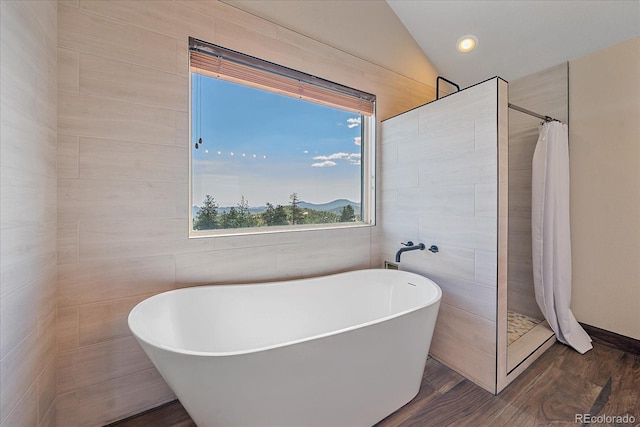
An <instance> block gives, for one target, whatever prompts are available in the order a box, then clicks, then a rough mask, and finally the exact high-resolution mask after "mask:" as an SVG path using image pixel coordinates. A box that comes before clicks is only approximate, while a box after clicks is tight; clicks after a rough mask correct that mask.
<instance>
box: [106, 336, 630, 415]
mask: <svg viewBox="0 0 640 427" xmlns="http://www.w3.org/2000/svg"><path fill="white" fill-rule="evenodd" d="M576 414H590V415H591V416H603V415H606V416H624V415H627V414H628V415H630V416H633V417H635V422H633V423H632V424H623V423H615V422H605V423H599V424H588V423H582V422H580V420H578V422H576ZM613 421H615V420H613ZM638 424H640V355H639V354H638V353H637V352H633V351H622V350H619V349H617V348H613V347H610V346H609V344H607V343H606V342H604V341H601V340H597V339H596V340H594V346H593V350H591V351H589V352H588V353H586V354H584V355H580V354H578V353H577V352H575V351H574V350H572V349H570V348H569V347H566V346H564V345H562V344H558V343H556V344H554V345H553V347H551V348H550V349H549V350H548V351H547V352H546V353H545V354H544V355H543V356H542V357H541V358H540V359H538V360H537V361H536V362H535V363H534V364H533V365H531V367H530V368H529V369H528V370H527V371H525V372H524V373H523V374H522V375H521V376H520V377H519V378H517V379H516V380H515V381H514V382H513V383H512V384H511V385H509V386H508V387H507V388H506V389H505V390H504V391H503V392H502V393H500V395H498V396H493V395H492V394H490V393H488V392H486V391H484V390H483V389H481V388H480V387H478V386H476V385H475V384H473V383H472V382H471V381H469V380H467V379H465V378H464V377H462V376H460V375H459V374H457V373H456V372H454V371H452V370H451V369H449V368H447V367H446V366H444V365H442V364H441V363H439V362H437V361H436V360H434V359H431V358H430V359H429V360H428V361H427V366H426V369H425V373H424V377H423V379H422V387H421V389H420V392H419V393H418V395H417V396H416V397H415V398H414V399H413V400H412V401H411V402H409V403H408V404H407V405H405V406H404V407H402V408H400V409H399V410H398V411H396V412H394V413H393V414H391V415H389V416H388V417H387V418H385V419H384V420H382V421H381V422H380V423H378V424H377V425H376V427H396V426H402V427H410V426H411V427H428V426H437V427H441V426H492V427H493V426H497V427H501V426H505V427H506V426H517V427H527V426H547V425H560V426H564V425H566V426H579V425H582V426H602V425H621V426H629V427H636V425H638ZM112 426H118V427H159V426H160V427H193V426H195V424H194V423H193V421H192V420H191V419H190V418H189V415H188V414H187V413H186V412H185V410H184V408H182V405H180V403H179V402H178V401H175V402H171V403H169V404H167V405H165V406H162V407H160V408H158V409H155V410H152V411H149V412H147V413H145V414H142V415H139V416H136V417H132V418H129V419H127V420H124V421H121V422H119V423H115V424H112ZM345 427H346V426H345Z"/></svg>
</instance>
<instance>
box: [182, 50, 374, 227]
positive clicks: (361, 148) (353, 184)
mask: <svg viewBox="0 0 640 427" xmlns="http://www.w3.org/2000/svg"><path fill="white" fill-rule="evenodd" d="M189 42H190V64H191V72H190V74H191V181H190V188H191V191H190V193H191V206H192V211H191V220H190V224H191V227H190V228H191V229H190V234H191V236H194V237H197V236H209V235H217V234H236V233H254V232H265V231H266V232H269V231H283V230H296V229H310V228H326V227H349V226H362V225H367V224H373V222H374V205H375V202H374V194H375V189H374V173H375V159H374V148H375V136H374V133H375V132H374V129H375V96H373V95H370V94H367V93H364V92H360V91H358V90H355V89H351V88H348V87H345V86H341V85H338V84H336V83H332V82H329V81H326V80H322V79H319V78H317V77H314V76H311V75H308V74H304V73H301V72H298V71H295V70H291V69H288V68H285V67H281V66H278V65H276V64H273V63H269V62H266V61H262V60H260V59H257V58H253V57H250V56H247V55H243V54H240V53H238V52H234V51H231V50H228V49H225V48H221V47H219V46H215V45H211V44H208V43H205V42H202V41H200V40H196V39H192V38H191V39H190V40H189Z"/></svg>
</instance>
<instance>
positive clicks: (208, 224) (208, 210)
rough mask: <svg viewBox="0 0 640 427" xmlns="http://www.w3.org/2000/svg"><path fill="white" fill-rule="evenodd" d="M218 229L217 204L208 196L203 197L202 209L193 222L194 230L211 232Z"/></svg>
mask: <svg viewBox="0 0 640 427" xmlns="http://www.w3.org/2000/svg"><path fill="white" fill-rule="evenodd" d="M214 228H218V204H217V203H216V201H215V200H214V199H213V197H211V196H210V195H209V194H207V195H206V196H204V201H203V202H202V207H201V208H200V211H199V212H198V215H196V218H195V221H194V222H193V229H194V230H212V229H214Z"/></svg>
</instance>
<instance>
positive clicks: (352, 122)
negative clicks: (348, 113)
mask: <svg viewBox="0 0 640 427" xmlns="http://www.w3.org/2000/svg"><path fill="white" fill-rule="evenodd" d="M361 121H362V118H361V117H352V118H350V119H347V123H348V124H347V127H348V128H349V129H351V128H354V127H356V126H360V122H361Z"/></svg>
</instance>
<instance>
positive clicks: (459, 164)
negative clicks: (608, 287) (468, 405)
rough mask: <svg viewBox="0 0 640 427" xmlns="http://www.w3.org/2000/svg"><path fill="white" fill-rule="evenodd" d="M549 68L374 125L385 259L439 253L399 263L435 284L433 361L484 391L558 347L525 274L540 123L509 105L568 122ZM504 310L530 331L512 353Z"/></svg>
mask: <svg viewBox="0 0 640 427" xmlns="http://www.w3.org/2000/svg"><path fill="white" fill-rule="evenodd" d="M554 68H557V69H555V70H552V71H551V72H550V74H549V75H548V76H549V79H550V80H553V83H549V82H548V81H547V80H546V79H547V74H546V73H545V72H542V73H537V74H536V75H532V76H529V77H527V78H523V79H520V80H518V81H514V82H513V83H507V82H506V81H504V80H502V79H500V78H497V77H496V78H493V79H490V80H487V81H485V82H482V83H479V84H477V85H474V86H472V87H469V88H466V89H464V90H462V91H459V92H456V93H453V94H451V95H448V96H445V97H444V98H441V99H439V100H437V101H434V102H431V103H428V104H426V105H423V106H421V107H418V108H416V109H414V110H411V111H408V112H406V113H404V114H401V115H399V116H396V117H393V118H391V119H388V120H386V121H384V122H383V123H382V125H381V135H382V147H381V156H380V160H381V176H382V179H381V184H380V187H381V190H380V191H381V200H382V203H381V206H380V210H379V214H380V224H381V229H382V239H381V240H382V254H383V257H384V260H386V261H393V259H394V258H393V256H394V254H395V253H396V251H397V250H398V247H399V245H400V242H406V241H408V240H413V241H419V242H425V243H426V244H427V245H432V244H433V245H437V246H438V248H439V252H438V253H430V252H428V251H414V252H408V253H406V254H403V257H402V261H401V262H400V265H399V267H400V268H401V269H403V270H408V271H413V272H416V273H419V274H422V275H425V276H427V277H429V278H431V279H433V280H434V281H435V282H436V283H438V284H439V285H440V287H441V288H442V291H443V299H442V303H441V307H440V314H439V316H438V321H437V323H436V329H435V332H434V336H433V341H432V345H431V355H432V356H433V357H434V358H436V359H437V360H440V361H441V362H443V363H444V364H445V365H447V366H449V367H451V368H452V369H454V370H456V371H458V372H459V373H461V374H462V375H464V376H465V377H467V378H469V379H470V380H472V381H474V382H475V383H476V384H478V385H480V386H481V387H483V388H485V389H486V390H488V391H490V392H492V393H499V392H500V391H501V390H502V389H503V388H504V387H506V386H507V385H508V384H509V383H510V382H511V381H512V380H513V379H514V378H516V377H517V376H518V375H519V374H520V373H521V372H522V371H524V369H526V367H528V366H529V365H530V364H531V363H532V362H533V361H534V360H535V359H536V358H537V357H538V356H539V355H540V354H542V353H543V352H544V351H545V350H546V349H547V348H548V347H550V346H551V345H552V344H553V342H554V341H555V340H554V339H553V334H552V333H551V334H549V333H548V331H549V330H548V329H545V328H544V323H543V322H539V320H541V317H540V313H539V310H538V311H536V310H537V308H536V303H535V297H534V291H533V278H532V273H531V271H532V270H531V226H530V200H531V182H530V176H531V166H530V165H531V159H532V156H533V148H534V147H535V142H536V141H537V135H538V125H539V124H540V120H539V119H536V118H534V117H531V116H529V115H526V114H523V113H522V112H520V111H516V110H512V109H509V103H513V104H517V105H520V106H522V107H525V108H527V109H531V110H533V111H537V112H541V113H542V114H544V115H549V116H553V117H557V118H558V119H560V120H563V121H565V122H566V119H567V117H566V116H567V114H566V109H567V97H566V87H567V85H566V76H567V73H566V65H565V66H564V80H563V84H564V98H563V99H555V95H553V96H550V95H549V93H554V94H555V93H556V92H562V90H561V89H556V88H555V84H556V83H555V82H556V80H557V79H558V80H562V79H560V78H559V77H558V76H560V75H561V74H562V73H561V72H560V71H562V70H561V69H560V68H558V67H554ZM552 87H554V89H553V90H551V88H552ZM549 101H551V103H556V101H557V103H558V104H563V106H560V107H558V108H559V109H562V108H564V110H563V111H564V112H563V111H559V110H558V109H556V108H555V107H554V108H550V107H549ZM548 107H549V108H548ZM516 114H517V115H519V116H516ZM531 136H535V138H534V139H533V143H532V144H531V143H530V137H531ZM527 164H528V169H527ZM527 176H528V178H527ZM527 179H528V180H529V181H527ZM527 197H528V200H529V205H528V207H527V205H526V201H525V199H527ZM527 209H528V210H529V213H527V212H526V210H527ZM527 221H529V222H528V223H527ZM527 234H528V237H526V235H527ZM527 239H528V243H527ZM527 245H528V248H527ZM530 275H531V280H529V276H530ZM529 285H530V287H529ZM509 313H511V318H519V317H520V315H522V316H527V317H526V318H525V317H522V319H524V320H527V321H529V318H530V319H532V320H530V322H531V323H532V324H533V325H534V327H533V328H531V330H528V331H527V332H526V333H524V334H522V336H521V337H520V338H519V339H512V342H511V345H510V343H509V333H511V334H510V335H511V336H513V329H514V326H515V323H514V322H509V321H508V319H509ZM538 325H540V326H538Z"/></svg>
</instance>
